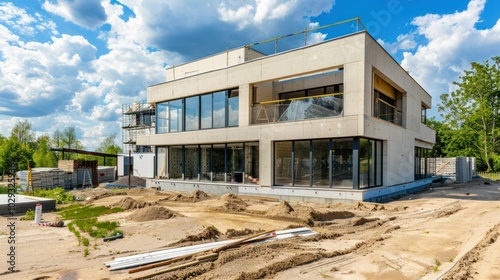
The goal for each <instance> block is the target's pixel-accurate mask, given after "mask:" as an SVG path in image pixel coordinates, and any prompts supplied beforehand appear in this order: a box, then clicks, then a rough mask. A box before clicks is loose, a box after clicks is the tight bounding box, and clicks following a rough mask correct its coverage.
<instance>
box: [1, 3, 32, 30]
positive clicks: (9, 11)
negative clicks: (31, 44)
mask: <svg viewBox="0 0 500 280" xmlns="http://www.w3.org/2000/svg"><path fill="white" fill-rule="evenodd" d="M0 21H2V22H5V24H6V25H8V26H10V27H12V29H14V30H15V31H17V32H19V33H21V34H30V35H31V34H33V33H34V32H35V29H34V28H33V27H32V26H30V25H31V24H32V23H34V22H35V21H36V19H35V18H34V17H32V16H30V15H29V14H28V13H27V12H26V11H25V10H24V9H21V8H18V7H16V6H14V4H12V3H10V2H9V3H0Z"/></svg>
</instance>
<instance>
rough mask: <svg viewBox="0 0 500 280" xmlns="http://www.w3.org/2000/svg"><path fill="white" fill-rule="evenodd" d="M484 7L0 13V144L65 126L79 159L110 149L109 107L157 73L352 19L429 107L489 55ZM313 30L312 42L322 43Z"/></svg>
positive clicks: (297, 4) (271, 5)
mask: <svg viewBox="0 0 500 280" xmlns="http://www.w3.org/2000/svg"><path fill="white" fill-rule="evenodd" d="M498 11H500V1H494V0H454V1H435V0H432V1H431V0H377V1H373V0H359V1H347V0H337V1H332V0H329V1H325V0H315V1H311V0H226V1H212V0H185V1H178V0H143V1H135V0H122V1H117V0H111V1H110V0H24V1H12V2H8V1H4V2H1V3H0V134H2V135H4V136H8V135H9V133H10V130H11V129H12V127H13V126H14V124H15V123H17V122H18V121H19V120H23V119H27V120H28V121H29V122H31V123H32V126H33V129H34V131H35V132H36V134H37V136H38V135H42V134H45V133H46V134H49V135H52V133H53V132H54V131H55V130H56V129H61V130H62V129H64V127H66V126H75V127H76V128H77V132H78V135H79V137H80V139H81V140H82V143H83V145H84V146H85V148H86V149H89V150H93V149H95V148H96V147H97V146H98V144H99V143H100V141H101V140H102V139H103V138H104V137H106V136H107V135H109V134H110V133H117V134H118V136H119V137H118V138H119V139H121V128H120V127H121V106H122V104H123V103H129V102H133V101H137V100H143V99H146V87H147V85H151V84H156V83H160V82H163V81H165V73H164V69H165V67H167V66H172V65H176V64H179V63H182V62H186V61H189V60H192V59H196V58H200V57H203V56H207V55H210V54H214V53H218V52H221V51H224V50H226V49H227V48H229V49H231V48H235V47H239V46H242V45H246V44H250V43H255V42H259V41H262V40H266V39H269V38H273V37H275V36H280V35H286V34H290V33H293V32H297V31H301V30H304V29H305V28H311V27H315V26H323V25H327V24H330V23H334V22H337V21H342V20H345V19H350V18H354V17H358V16H359V17H361V20H362V22H363V23H364V25H365V26H366V27H367V29H368V31H369V32H370V33H371V34H372V36H373V37H374V38H375V39H377V40H378V42H379V43H380V44H381V45H383V46H384V47H385V48H386V50H387V51H388V52H389V53H391V55H393V57H394V58H395V59H396V61H397V62H398V63H400V64H401V66H402V67H403V68H404V69H405V70H407V71H408V72H409V73H410V74H411V75H412V76H413V77H414V78H415V79H416V80H417V81H418V82H419V83H420V84H421V85H422V86H423V87H424V88H425V89H426V90H427V91H428V92H429V93H430V94H431V95H432V96H433V109H432V110H431V112H430V115H438V112H437V109H436V108H437V103H438V102H439V95H440V94H442V93H445V92H450V91H452V90H454V87H453V84H452V82H453V81H456V80H457V79H458V77H459V76H460V75H461V74H462V73H463V70H464V69H467V68H468V67H469V65H470V63H471V62H473V61H484V60H486V59H489V58H491V57H492V56H498V55H500V47H499V46H500V22H499V18H500V14H499V12H498ZM329 32H330V31H329V30H326V29H325V30H319V31H318V32H316V33H315V34H311V35H314V36H315V38H316V40H322V39H323V38H326V39H328V38H329V36H331V35H332V33H330V34H328V33H329Z"/></svg>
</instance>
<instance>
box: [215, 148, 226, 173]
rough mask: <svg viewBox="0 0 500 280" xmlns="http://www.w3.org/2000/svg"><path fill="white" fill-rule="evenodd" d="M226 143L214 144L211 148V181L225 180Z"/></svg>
mask: <svg viewBox="0 0 500 280" xmlns="http://www.w3.org/2000/svg"><path fill="white" fill-rule="evenodd" d="M225 155H226V145H225V144H214V145H213V148H212V174H213V175H212V181H219V182H220V181H222V182H225V180H226V164H225Z"/></svg>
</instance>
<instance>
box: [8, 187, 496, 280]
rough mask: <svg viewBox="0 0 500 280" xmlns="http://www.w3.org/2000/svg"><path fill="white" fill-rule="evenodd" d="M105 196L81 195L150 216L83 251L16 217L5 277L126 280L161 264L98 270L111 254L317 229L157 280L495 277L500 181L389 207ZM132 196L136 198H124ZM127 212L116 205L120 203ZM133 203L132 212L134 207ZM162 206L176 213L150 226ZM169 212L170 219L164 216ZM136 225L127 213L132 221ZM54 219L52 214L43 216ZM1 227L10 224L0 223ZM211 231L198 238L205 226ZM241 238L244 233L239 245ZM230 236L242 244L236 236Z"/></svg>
mask: <svg viewBox="0 0 500 280" xmlns="http://www.w3.org/2000/svg"><path fill="white" fill-rule="evenodd" d="M105 192H106V191H105V190H102V189H99V188H98V189H94V190H88V191H86V192H82V191H79V192H76V193H75V195H76V196H79V197H81V198H87V197H93V199H92V201H91V202H90V203H92V204H94V205H106V206H110V205H115V204H116V203H119V202H120V201H122V200H123V199H125V198H127V201H128V203H129V204H127V205H124V206H127V207H128V206H130V203H132V202H134V201H135V202H141V201H142V202H143V203H142V204H143V205H140V206H144V207H145V208H142V209H137V208H136V209H130V210H126V211H125V212H121V213H116V214H111V215H106V216H102V217H100V220H114V221H119V222H120V229H122V230H123V231H124V233H125V236H124V238H122V239H118V240H115V241H112V242H103V241H102V239H98V240H93V241H91V246H90V247H89V248H90V254H89V255H88V256H86V257H84V255H83V246H79V245H78V240H77V238H76V237H75V235H74V234H73V233H71V232H70V231H69V230H68V229H67V228H66V227H63V228H55V227H42V226H38V225H35V224H33V223H31V222H29V221H20V220H19V219H18V220H17V221H16V229H15V237H16V257H15V259H16V269H17V270H18V271H17V272H15V273H14V274H10V273H3V274H1V275H0V279H65V280H70V279H132V278H133V277H140V276H144V275H147V274H150V273H153V272H155V271H160V270H163V269H165V268H167V267H161V268H155V269H151V270H148V271H144V272H139V273H135V274H129V273H128V272H127V270H119V271H109V269H108V268H107V267H106V266H105V265H104V263H105V262H108V261H111V260H113V259H114V258H116V257H123V256H129V255H134V254H140V253H145V252H151V251H156V250H164V249H166V248H174V247H180V246H187V245H193V244H200V243H202V242H213V241H218V240H225V239H228V238H229V237H230V236H229V234H226V233H230V232H234V230H237V231H242V230H244V229H248V230H247V234H250V235H251V234H252V233H253V234H255V233H256V232H257V231H259V230H282V229H286V228H291V227H298V226H307V227H310V228H311V229H313V230H314V231H316V232H318V234H317V235H314V236H310V237H295V238H291V239H285V240H281V241H273V242H268V243H264V244H260V245H255V246H254V245H251V246H245V247H241V248H237V249H230V250H226V251H223V252H221V253H220V254H219V256H218V259H217V260H214V261H209V262H205V263H202V264H199V265H196V266H190V267H188V268H186V269H181V270H176V271H173V272H169V273H166V274H163V275H161V276H157V277H156V278H155V279H186V278H190V279H286V280H293V279H398V280H399V279H481V280H482V279H500V241H499V239H498V236H499V235H500V182H494V181H488V180H484V179H477V180H474V181H472V182H469V183H467V184H461V185H460V184H449V185H443V186H438V187H433V188H430V189H428V190H426V191H423V192H421V193H418V194H414V195H409V196H405V197H403V198H401V199H399V200H396V201H393V202H390V203H386V204H372V203H357V204H353V205H345V204H317V203H289V204H287V203H285V202H276V201H267V200H259V199H255V198H248V197H232V196H227V195H226V196H223V197H215V196H213V197H208V196H207V195H206V194H204V193H198V194H180V193H169V192H155V191H152V190H151V191H149V190H132V191H130V192H128V193H123V194H120V195H113V196H106V194H105ZM131 199H133V200H131ZM122 204H123V203H122ZM136 206H137V205H136ZM154 207H164V208H165V209H166V210H164V211H168V212H169V213H177V215H176V216H174V217H167V216H162V217H163V218H162V219H160V220H151V219H153V218H155V215H154V214H155V213H159V212H158V211H156V212H155V211H149V212H148V213H144V212H138V211H145V210H146V209H148V208H149V209H150V210H153V209H156V210H157V208H154ZM163 214H165V213H163ZM131 217H134V219H132V218H131ZM42 218H43V219H44V220H45V221H54V220H56V219H57V218H58V216H57V214H56V213H44V214H43V216H42ZM0 225H8V221H7V218H6V217H0ZM214 227H215V228H216V229H217V230H218V232H219V236H217V234H213V235H209V236H205V237H204V240H203V241H196V238H194V239H192V240H191V241H181V240H182V239H183V238H186V237H188V236H192V237H196V236H198V237H199V236H201V235H200V234H201V233H204V232H205V233H206V232H207V229H209V228H212V229H213V228H214ZM0 229H1V230H0V248H1V252H2V254H1V256H0V260H1V258H3V260H1V261H0V271H2V272H6V271H7V269H8V267H9V264H8V263H7V261H8V256H7V255H6V253H5V252H8V251H9V247H8V246H9V244H8V237H9V234H10V233H9V231H8V228H7V226H1V227H0ZM245 236H248V235H243V236H242V237H245ZM231 238H241V237H240V236H237V237H234V236H233V237H231Z"/></svg>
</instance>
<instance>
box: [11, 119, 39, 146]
mask: <svg viewBox="0 0 500 280" xmlns="http://www.w3.org/2000/svg"><path fill="white" fill-rule="evenodd" d="M10 135H11V137H14V138H16V139H17V140H18V141H19V143H21V144H30V143H32V142H33V141H34V140H35V133H33V131H31V123H29V122H28V121H27V120H24V121H19V122H17V123H16V125H15V126H14V128H12V130H11V132H10Z"/></svg>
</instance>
